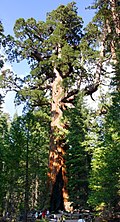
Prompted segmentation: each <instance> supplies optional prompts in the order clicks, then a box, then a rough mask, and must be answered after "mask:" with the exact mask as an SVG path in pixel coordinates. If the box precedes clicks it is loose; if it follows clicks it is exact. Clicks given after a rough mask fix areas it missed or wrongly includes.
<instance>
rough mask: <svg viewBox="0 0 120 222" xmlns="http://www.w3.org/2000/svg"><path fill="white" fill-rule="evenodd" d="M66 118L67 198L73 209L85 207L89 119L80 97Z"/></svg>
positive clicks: (88, 156) (88, 162)
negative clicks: (86, 142)
mask: <svg viewBox="0 0 120 222" xmlns="http://www.w3.org/2000/svg"><path fill="white" fill-rule="evenodd" d="M66 116H67V119H68V122H69V131H68V135H67V141H68V146H69V149H68V150H67V156H66V166H67V175H68V185H67V187H68V191H69V198H70V201H71V202H72V203H73V206H74V207H78V208H79V207H87V198H88V177H89V167H90V155H89V154H88V152H86V150H85V146H84V140H85V135H86V132H87V128H88V118H89V117H88V111H87V109H86V108H85V107H84V105H83V99H82V97H81V96H80V98H79V99H77V100H76V106H75V108H74V109H72V110H68V111H67V112H66Z"/></svg>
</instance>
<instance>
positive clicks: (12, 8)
mask: <svg viewBox="0 0 120 222" xmlns="http://www.w3.org/2000/svg"><path fill="white" fill-rule="evenodd" d="M69 2H71V1H68V0H43V1H42V0H2V1H1V4H0V21H1V22H2V24H3V26H4V31H5V34H11V35H13V34H14V33H13V27H14V24H15V21H16V20H17V19H18V18H24V19H28V18H31V17H33V18H35V19H36V20H37V21H38V20H42V21H45V20H46V14H47V12H51V11H52V10H54V9H56V8H57V7H58V6H59V5H61V4H64V5H66V4H68V3H69ZM75 2H76V5H77V7H78V15H79V16H81V17H82V19H83V21H84V26H86V25H87V24H88V23H89V22H90V21H91V20H92V17H93V15H94V11H93V10H89V9H85V8H86V7H88V6H90V5H91V4H92V3H93V0H76V1H75ZM7 66H9V64H7ZM10 66H11V67H12V69H13V71H14V72H15V73H17V74H18V75H19V76H24V75H26V74H27V73H29V67H28V65H27V63H26V61H23V62H22V63H20V64H16V63H15V64H12V65H10ZM13 98H14V93H13V92H11V93H8V94H7V96H6V98H5V104H4V111H5V112H8V113H9V114H10V116H11V117H13V115H14V113H15V112H16V111H17V112H18V114H19V113H21V111H22V107H17V108H15V105H14V102H13V100H14V99H13Z"/></svg>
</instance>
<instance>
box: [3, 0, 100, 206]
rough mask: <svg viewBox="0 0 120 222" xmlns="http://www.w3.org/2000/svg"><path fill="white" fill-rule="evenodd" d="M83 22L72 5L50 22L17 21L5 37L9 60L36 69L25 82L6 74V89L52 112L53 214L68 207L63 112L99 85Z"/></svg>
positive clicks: (50, 17) (50, 174)
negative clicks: (89, 63)
mask: <svg viewBox="0 0 120 222" xmlns="http://www.w3.org/2000/svg"><path fill="white" fill-rule="evenodd" d="M82 23H83V21H82V19H81V17H79V16H78V15H77V8H76V4H75V3H74V2H72V3H69V4H68V5H67V6H64V5H60V6H59V7H58V8H57V9H56V10H53V11H52V12H51V13H48V14H47V18H46V22H43V21H38V22H37V21H36V20H35V19H33V18H30V19H28V20H26V21H25V20H24V19H23V18H20V19H18V20H17V21H16V24H15V26H14V32H15V39H14V38H13V37H10V36H8V37H7V38H6V41H7V53H8V55H9V59H11V60H14V59H17V61H21V60H23V59H27V60H28V63H29V65H30V68H31V72H30V75H28V76H26V77H25V78H24V79H23V80H20V79H19V78H17V77H16V76H15V78H14V77H12V75H11V74H10V75H9V73H7V72H6V73H5V72H4V77H5V78H6V80H8V82H7V81H6V84H7V83H8V84H7V85H6V86H7V87H10V88H12V89H14V90H16V91H17V99H18V100H17V101H18V102H21V101H25V100H26V102H27V103H28V105H31V106H32V107H35V108H37V109H41V107H42V106H44V107H47V108H44V112H43V114H45V112H49V113H50V114H51V124H50V152H49V172H48V177H49V183H48V184H49V191H50V206H51V210H58V209H61V210H63V209H68V208H69V200H68V193H67V189H66V184H67V177H66V167H65V158H64V155H65V153H66V149H67V148H68V145H67V144H66V141H65V132H66V131H65V130H66V127H68V125H67V123H66V122H65V121H64V119H63V111H64V110H66V109H67V108H74V99H75V97H76V96H77V94H78V92H79V91H80V90H83V91H84V93H85V94H87V95H91V96H92V93H93V92H95V91H96V90H97V88H98V86H99V84H100V74H101V65H100V68H99V66H98V70H97V72H96V74H92V73H90V75H89V72H88V73H87V71H86V70H85V68H84V67H83V64H84V63H86V61H85V60H84V52H83V51H82V50H84V47H85V48H86V45H85V44H84V43H85V41H83V43H82V45H80V44H81V39H82V37H83V35H82V31H81V29H82ZM97 37H99V35H98V36H97ZM86 38H87V36H86ZM6 41H4V42H3V45H4V46H5V44H6ZM96 42H97V40H96ZM87 48H88V49H89V42H87ZM11 49H12V50H11ZM89 52H90V53H91V54H90V55H91V61H92V62H93V61H94V59H95V57H96V56H98V54H95V55H94V52H95V48H94V47H93V49H91V51H89ZM88 61H89V60H88ZM100 62H101V60H100ZM100 62H98V63H100ZM86 64H87V63H86ZM7 77H8V78H7ZM19 80H20V81H19ZM89 84H90V85H89ZM83 86H85V88H84V89H83Z"/></svg>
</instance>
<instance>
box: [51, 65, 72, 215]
mask: <svg viewBox="0 0 120 222" xmlns="http://www.w3.org/2000/svg"><path fill="white" fill-rule="evenodd" d="M54 74H55V79H54V82H53V84H52V107H51V115H52V121H51V138H50V154H49V182H50V184H49V185H50V195H51V201H50V210H51V211H58V210H64V209H65V210H68V193H67V190H66V184H67V178H66V168H65V160H64V155H65V145H64V133H63V128H64V123H62V121H61V118H62V110H61V100H62V98H63V96H64V89H63V87H62V81H63V80H62V77H61V76H60V73H59V72H58V71H57V69H56V68H55V67H54Z"/></svg>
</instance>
